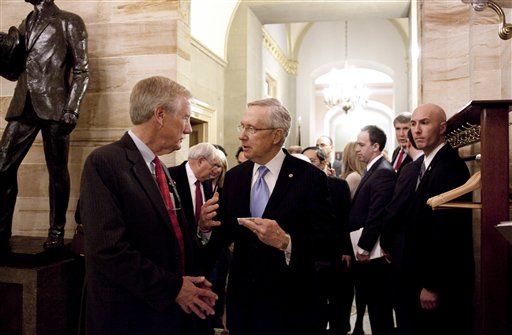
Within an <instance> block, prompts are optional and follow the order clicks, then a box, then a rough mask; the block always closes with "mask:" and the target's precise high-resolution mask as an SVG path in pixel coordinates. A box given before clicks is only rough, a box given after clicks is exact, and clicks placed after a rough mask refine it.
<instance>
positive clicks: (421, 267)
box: [403, 104, 474, 335]
mask: <svg viewBox="0 0 512 335" xmlns="http://www.w3.org/2000/svg"><path fill="white" fill-rule="evenodd" d="M411 129H412V133H413V137H414V140H415V142H416V145H417V146H418V148H419V149H421V150H423V152H424V153H425V158H424V161H423V169H422V172H420V175H421V178H419V180H418V186H417V189H416V193H415V197H414V200H413V204H412V207H411V211H410V217H409V219H408V228H409V229H407V230H406V235H405V251H404V260H403V263H404V271H406V273H407V275H408V276H409V282H410V287H409V289H410V296H409V298H410V306H411V309H412V310H413V311H415V312H416V314H415V315H414V318H413V322H414V324H413V327H414V328H413V333H414V334H416V335H417V334H419V335H421V334H434V333H435V334H454V333H458V334H471V333H472V326H473V323H472V320H473V318H472V310H473V288H474V259H473V239H472V221H471V211H470V210H468V209H440V210H435V211H433V210H432V208H431V207H430V206H428V205H427V204H426V202H427V200H428V199H429V198H430V197H433V196H436V195H438V194H441V193H444V192H446V191H449V190H451V189H454V188H456V187H458V186H460V185H462V184H464V183H465V182H466V181H467V180H468V178H469V171H468V168H467V166H466V164H465V163H464V161H463V160H462V159H461V158H460V157H459V155H458V152H457V150H455V149H452V148H451V147H450V145H449V144H446V143H445V134H446V114H445V112H444V110H443V109H442V108H441V107H439V106H437V105H434V104H425V105H421V106H419V107H418V108H416V110H415V111H414V112H413V115H412V119H411ZM465 198H466V199H462V200H465V201H471V194H468V195H466V196H465ZM459 200H461V199H459Z"/></svg>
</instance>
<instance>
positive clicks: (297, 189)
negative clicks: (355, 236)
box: [201, 99, 337, 335]
mask: <svg viewBox="0 0 512 335" xmlns="http://www.w3.org/2000/svg"><path fill="white" fill-rule="evenodd" d="M290 124H291V117H290V114H289V112H288V110H287V109H286V108H285V107H284V106H283V105H281V103H280V102H279V101H278V100H276V99H265V100H259V101H254V102H251V103H249V104H248V108H247V111H246V112H245V114H244V116H243V118H242V122H241V124H240V127H239V129H240V136H239V139H240V140H241V142H242V146H243V150H244V154H245V156H246V157H247V158H248V159H249V161H247V162H245V163H242V164H240V165H237V166H235V167H234V168H232V169H231V170H229V171H228V172H227V174H226V179H225V183H224V188H223V192H222V196H221V199H220V208H218V214H219V215H218V218H219V220H220V222H222V225H220V227H215V228H214V229H213V234H212V236H211V240H210V242H209V243H208V245H207V246H215V245H216V244H220V245H227V244H229V243H230V242H231V241H234V253H233V261H232V264H231V272H230V275H229V283H228V289H227V297H226V302H227V324H228V329H229V331H230V334H233V335H256V334H276V335H277V334H279V335H286V334H290V335H292V334H293V335H301V334H304V335H306V334H308V335H311V334H321V333H323V332H324V331H325V329H322V327H321V324H320V322H319V321H318V319H317V318H316V313H315V308H316V307H317V306H318V301H317V299H318V295H316V294H315V293H316V292H317V290H318V289H317V287H315V268H314V266H315V261H316V260H318V259H320V258H322V257H323V256H325V255H323V254H321V253H320V252H319V249H320V246H321V245H322V244H323V245H324V246H325V245H331V246H336V245H337V244H336V242H337V241H335V240H330V239H331V238H334V236H333V235H334V234H329V232H330V231H329V229H330V228H331V227H332V219H333V217H332V215H331V214H330V207H329V202H328V190H327V182H326V175H325V173H323V172H322V171H320V170H319V169H317V168H316V167H314V166H313V165H311V164H310V163H307V162H304V161H303V160H300V159H297V158H295V157H292V156H291V155H289V154H288V152H287V151H286V150H283V149H282V146H283V143H284V141H285V139H286V136H287V135H288V133H289V130H290ZM216 199H217V196H214V197H213V198H212V199H211V200H210V201H209V202H207V204H206V205H205V207H204V214H205V215H204V220H202V221H201V225H202V226H203V227H208V226H211V225H213V224H220V222H219V221H213V222H212V221H211V220H209V219H212V217H213V216H214V215H215V214H216V211H214V210H215V209H216V207H217V206H218V205H216V204H214V203H215V200H216ZM212 210H213V212H212ZM249 217H250V218H249Z"/></svg>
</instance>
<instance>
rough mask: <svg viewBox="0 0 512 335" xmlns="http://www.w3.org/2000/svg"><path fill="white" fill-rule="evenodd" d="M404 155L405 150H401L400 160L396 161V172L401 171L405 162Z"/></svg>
mask: <svg viewBox="0 0 512 335" xmlns="http://www.w3.org/2000/svg"><path fill="white" fill-rule="evenodd" d="M404 154H405V150H404V149H400V154H399V155H398V159H397V160H396V164H395V171H398V169H400V165H402V162H403V160H404Z"/></svg>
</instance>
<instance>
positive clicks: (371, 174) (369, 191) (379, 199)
mask: <svg viewBox="0 0 512 335" xmlns="http://www.w3.org/2000/svg"><path fill="white" fill-rule="evenodd" d="M395 181H396V174H395V171H394V170H393V167H392V166H391V164H389V162H388V161H387V160H386V159H384V157H381V158H380V159H379V160H377V161H376V162H375V164H373V165H372V167H371V169H370V170H368V171H367V172H366V174H365V175H364V176H363V178H361V182H360V183H359V186H358V187H357V190H356V193H355V194H354V198H353V199H352V207H351V208H350V217H349V230H350V231H354V230H358V229H360V228H364V229H363V233H362V234H361V238H360V239H359V242H358V246H359V247H360V248H362V249H364V250H366V251H371V250H372V249H373V247H374V245H375V243H376V242H377V239H378V238H379V235H380V234H381V232H382V228H383V226H382V225H383V223H384V210H385V208H386V206H387V205H388V203H389V202H390V201H391V197H392V196H393V190H394V188H395Z"/></svg>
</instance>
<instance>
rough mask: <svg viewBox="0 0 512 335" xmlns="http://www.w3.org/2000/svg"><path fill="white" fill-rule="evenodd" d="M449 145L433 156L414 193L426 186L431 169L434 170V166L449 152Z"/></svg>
mask: <svg viewBox="0 0 512 335" xmlns="http://www.w3.org/2000/svg"><path fill="white" fill-rule="evenodd" d="M448 146H449V144H448V143H447V144H445V145H444V146H443V147H442V148H441V149H440V150H439V151H438V152H437V154H436V155H435V156H434V159H432V162H430V164H429V166H428V168H427V170H426V171H425V173H424V174H423V177H422V178H421V181H420V184H419V185H418V189H417V190H416V191H419V190H420V189H422V188H423V185H426V184H428V183H429V179H430V175H431V174H432V169H435V167H436V164H437V163H438V162H439V161H440V160H443V159H444V158H443V157H444V156H445V155H446V154H447V153H448V152H449V150H450V148H449V147H448Z"/></svg>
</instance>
